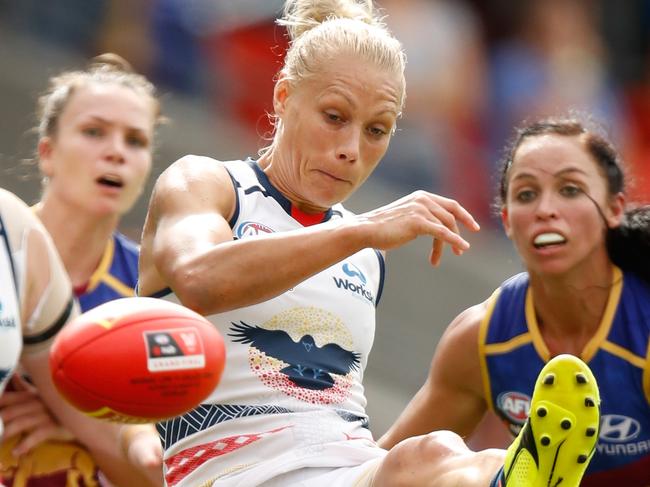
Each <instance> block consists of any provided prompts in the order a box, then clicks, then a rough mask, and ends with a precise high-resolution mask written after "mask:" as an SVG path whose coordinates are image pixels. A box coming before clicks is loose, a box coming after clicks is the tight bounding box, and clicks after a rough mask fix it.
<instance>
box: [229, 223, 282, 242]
mask: <svg viewBox="0 0 650 487" xmlns="http://www.w3.org/2000/svg"><path fill="white" fill-rule="evenodd" d="M264 233H275V230H273V229H272V228H269V227H267V226H266V225H264V224H263V223H259V222H249V221H246V222H242V223H240V224H239V225H238V226H237V230H236V231H235V235H237V238H246V237H255V236H257V235H261V234H264Z"/></svg>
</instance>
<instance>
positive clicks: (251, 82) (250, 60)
mask: <svg viewBox="0 0 650 487" xmlns="http://www.w3.org/2000/svg"><path fill="white" fill-rule="evenodd" d="M195 2H197V0H195ZM197 3H200V4H201V5H202V6H203V8H204V9H205V10H208V9H211V10H212V14H211V16H210V17H209V19H210V23H208V22H206V21H205V19H204V22H203V25H202V33H201V37H202V44H203V48H204V49H205V54H206V60H207V63H208V65H209V69H210V70H211V72H212V74H213V80H214V81H213V83H212V86H210V92H211V95H212V98H213V103H215V105H216V107H217V109H218V110H219V111H224V110H226V111H227V112H229V113H230V114H231V115H232V116H234V119H235V121H239V123H243V124H245V125H247V126H249V127H251V128H252V129H253V130H254V131H255V133H257V135H258V136H259V137H260V138H264V137H267V136H269V135H270V132H271V128H272V127H271V124H270V122H269V119H268V117H267V116H266V114H267V113H271V112H272V107H271V105H270V103H271V100H272V98H273V97H272V95H273V80H274V76H275V74H276V73H277V72H278V71H279V70H280V68H281V67H282V62H283V59H284V53H285V50H286V47H287V38H286V37H285V31H284V29H283V28H281V27H279V26H277V25H276V24H275V19H276V18H277V17H278V15H279V13H280V11H281V8H282V5H283V1H282V0H263V1H260V0H238V1H237V2H232V1H228V0H198V2H197ZM269 46H275V47H269Z"/></svg>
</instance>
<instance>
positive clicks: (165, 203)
mask: <svg viewBox="0 0 650 487" xmlns="http://www.w3.org/2000/svg"><path fill="white" fill-rule="evenodd" d="M279 23H280V24H281V25H283V26H285V27H286V28H287V30H288V33H289V36H290V39H291V43H290V47H289V49H288V52H287V55H286V58H285V62H284V66H283V67H282V69H281V70H280V72H279V74H278V76H277V81H276V83H275V89H274V93H273V110H274V113H273V115H274V121H275V131H274V135H273V139H272V141H271V143H270V145H269V146H268V147H266V148H265V149H263V150H262V151H261V155H260V156H259V157H258V158H255V159H252V158H249V159H244V160H238V161H219V160H215V159H212V158H208V157H199V156H193V155H191V156H186V157H183V158H181V159H180V160H178V161H176V162H175V163H174V164H172V165H171V166H170V167H169V168H168V169H167V170H166V171H165V172H164V173H163V174H162V175H161V176H160V177H159V179H158V180H157V182H156V185H155V188H154V191H153V194H152V198H151V201H150V205H149V212H148V216H147V220H146V223H145V228H144V232H143V240H142V251H141V254H140V281H139V288H138V290H139V292H140V293H141V294H142V295H148V296H156V297H159V298H161V299H166V300H170V301H175V302H180V303H182V304H184V305H186V306H188V307H190V308H192V309H194V310H196V311H198V312H200V313H201V314H203V315H205V316H206V317H207V318H208V319H209V320H210V321H212V323H214V325H215V326H216V327H217V328H218V329H219V330H220V332H221V333H222V335H223V337H224V338H225V339H226V340H225V341H226V347H227V363H226V367H225V371H224V374H223V378H222V380H221V383H220V384H219V386H218V387H217V388H216V389H215V391H214V393H213V394H212V395H211V396H210V397H209V399H208V400H207V401H206V402H205V403H204V404H201V405H200V406H198V407H197V408H196V409H195V410H193V411H191V412H189V413H187V414H185V415H184V416H182V417H179V418H175V419H172V420H170V421H167V422H165V423H161V424H159V425H158V429H159V431H160V432H161V435H162V438H163V446H164V449H165V453H164V465H165V479H166V481H167V484H168V485H174V486H177V487H188V486H219V487H235V486H245V487H254V486H265V487H280V486H281V487H293V486H308V487H321V486H322V487H325V486H327V487H332V486H337V487H338V486H341V487H348V486H349V487H352V486H355V487H361V486H363V487H368V486H372V487H384V486H386V487H389V486H390V487H395V486H432V485H440V486H447V485H458V486H464V487H469V486H484V487H487V486H488V485H490V482H494V484H493V485H502V481H503V480H504V478H505V477H506V476H509V477H512V476H511V475H509V474H511V473H512V472H515V473H516V475H515V476H514V477H515V478H516V479H517V480H516V481H514V480H513V481H511V482H509V483H508V485H509V486H510V487H512V486H523V485H529V486H533V485H534V486H537V485H540V486H541V485H546V483H545V481H546V480H544V481H542V477H544V476H547V475H549V473H550V471H549V469H550V467H549V466H548V465H546V460H547V459H548V453H547V452H546V453H545V455H544V456H543V458H542V460H543V461H544V468H540V469H539V472H538V470H537V468H536V467H535V466H534V462H533V461H529V462H525V464H522V463H520V462H519V461H518V460H516V459H517V458H520V457H523V458H525V459H530V457H531V456H532V455H533V454H532V453H530V450H529V449H527V446H526V445H528V444H527V443H522V442H518V443H517V444H516V446H514V447H513V449H512V454H510V455H509V456H508V457H505V455H504V452H503V451H497V450H492V451H487V452H480V453H473V452H471V451H470V450H469V449H468V448H467V447H466V446H465V444H464V443H463V441H462V439H461V438H460V437H459V436H456V435H454V434H452V433H449V432H444V433H441V432H438V433H432V434H429V435H425V436H421V437H418V438H412V439H408V440H405V441H404V442H402V443H400V444H399V445H397V446H395V447H394V448H393V449H392V450H391V451H387V450H384V449H382V448H380V447H378V446H377V444H376V443H375V441H374V439H373V437H372V434H371V432H370V430H369V429H368V416H367V414H366V412H365V405H366V399H365V397H364V392H363V386H362V378H363V371H364V368H365V366H366V363H367V360H368V356H369V354H370V349H371V347H372V342H373V338H374V330H375V307H376V305H377V303H378V302H379V299H380V297H381V292H382V283H383V277H384V259H385V254H386V252H387V251H389V250H392V249H395V248H398V247H401V246H403V245H405V244H407V243H408V242H410V241H412V240H414V239H416V238H418V237H425V238H430V239H431V242H432V246H431V254H430V256H429V261H430V263H431V265H433V266H437V265H438V263H439V262H440V259H441V257H442V251H443V247H444V246H449V247H451V249H452V251H453V252H454V253H455V254H457V255H461V254H462V253H463V252H465V251H466V250H468V249H469V243H468V242H467V241H466V240H465V239H464V238H463V237H461V235H460V228H459V227H461V226H464V227H466V228H467V229H469V230H470V231H478V229H479V226H478V224H477V223H476V221H475V220H474V218H473V217H472V216H471V215H470V214H469V213H468V212H467V211H466V210H465V209H464V208H463V207H462V206H461V205H459V204H458V203H457V202H455V201H453V200H450V199H448V198H444V197H442V196H438V195H435V194H431V193H428V192H425V191H416V192H415V193H413V194H410V195H407V196H405V197H403V198H401V199H399V200H397V201H394V202H392V203H390V204H388V205H386V206H384V207H381V208H377V209H375V210H372V211H369V212H367V213H363V214H361V215H354V214H352V213H350V212H349V211H347V210H346V209H345V208H344V207H343V206H342V204H341V203H342V202H343V201H345V200H346V199H347V198H348V197H349V196H350V195H351V194H352V193H354V191H356V190H357V189H358V188H359V187H360V186H361V185H362V184H363V183H364V181H365V180H366V178H367V177H368V176H370V174H371V173H372V172H373V170H374V169H375V168H376V167H377V164H379V162H380V160H381V159H382V157H383V156H384V154H385V153H386V149H387V148H388V144H389V142H390V139H391V136H392V134H393V133H394V131H395V129H396V126H397V122H398V119H399V117H400V114H401V111H402V107H403V105H404V98H405V80H404V65H405V57H404V53H403V50H402V47H401V45H400V43H399V41H397V39H395V38H394V37H393V36H392V35H391V34H390V32H389V31H388V30H387V29H386V27H385V26H384V24H383V23H382V22H381V19H380V17H379V16H378V13H377V12H376V11H375V10H374V7H373V4H372V2H371V1H369V0H367V1H353V0H291V1H287V2H286V5H285V11H284V16H283V17H282V18H281V19H280V20H279ZM396 326H401V324H396ZM568 362H570V363H571V365H572V366H573V365H575V366H576V367H577V368H578V370H580V371H583V370H584V369H583V368H582V364H581V363H573V362H571V361H570V360H569V361H568ZM556 365H557V364H556ZM560 365H561V367H559V368H560V369H562V370H561V372H562V374H561V375H564V374H565V373H566V370H565V369H567V367H568V365H567V363H566V361H565V362H562V363H561V364H560ZM554 370H555V369H554ZM554 373H555V372H554ZM585 373H586V371H585ZM585 389H587V390H589V391H591V392H594V390H595V384H594V383H593V382H590V383H589V385H588V386H587V387H585ZM544 397H545V399H547V397H546V396H544ZM549 405H552V406H553V412H556V408H555V406H556V405H555V403H554V402H553V401H550V402H549ZM433 414H435V412H434V413H433ZM590 419H591V420H594V417H593V415H592V416H591V417H590ZM596 419H597V418H596ZM518 445H521V448H519V446H518ZM588 446H589V444H587V445H581V447H588ZM528 448H531V447H530V445H528ZM575 448H576V447H575V446H573V447H567V448H565V449H564V450H563V455H564V454H565V452H566V455H567V458H571V459H572V460H573V454H574V453H575ZM547 450H549V451H550V448H549V449H547ZM522 451H523V452H524V455H523V456H522V455H518V452H522ZM526 455H528V456H526ZM504 458H505V459H506V460H505V461H506V463H507V469H506V470H505V471H504V473H500V470H499V469H500V468H501V466H503V465H504ZM533 460H535V458H533ZM560 460H561V461H562V468H561V469H557V470H555V473H556V474H557V473H558V472H559V473H560V475H565V471H567V469H568V465H569V463H570V468H572V469H574V470H575V471H576V472H578V473H576V474H573V473H572V474H571V475H573V477H572V479H569V480H567V481H566V482H564V483H563V484H562V487H576V486H577V485H578V484H577V482H578V481H579V476H580V465H574V463H576V462H575V461H572V462H569V461H568V460H567V462H564V457H562V458H561V459H560ZM565 463H566V465H565ZM574 467H575V468H574ZM544 469H546V470H544ZM497 476H498V477H497ZM576 478H577V480H576ZM499 482H501V483H499Z"/></svg>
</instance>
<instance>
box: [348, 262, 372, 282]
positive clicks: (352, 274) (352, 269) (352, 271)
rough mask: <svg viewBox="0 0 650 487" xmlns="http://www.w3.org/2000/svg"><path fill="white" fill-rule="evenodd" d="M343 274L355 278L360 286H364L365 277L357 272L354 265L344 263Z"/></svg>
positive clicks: (357, 269)
mask: <svg viewBox="0 0 650 487" xmlns="http://www.w3.org/2000/svg"><path fill="white" fill-rule="evenodd" d="M343 272H345V273H346V274H347V275H348V276H350V277H357V278H359V280H360V281H361V284H364V285H365V284H366V282H367V281H366V276H364V275H363V272H361V270H359V268H358V267H357V266H356V265H354V264H350V263H348V262H346V263H345V264H343Z"/></svg>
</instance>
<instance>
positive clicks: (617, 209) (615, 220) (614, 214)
mask: <svg viewBox="0 0 650 487" xmlns="http://www.w3.org/2000/svg"><path fill="white" fill-rule="evenodd" d="M624 216H625V195H624V194H623V193H617V194H616V195H615V196H614V197H613V198H610V201H609V211H608V213H607V226H608V227H609V228H616V227H618V226H619V225H620V224H621V221H622V220H623V217H624Z"/></svg>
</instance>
